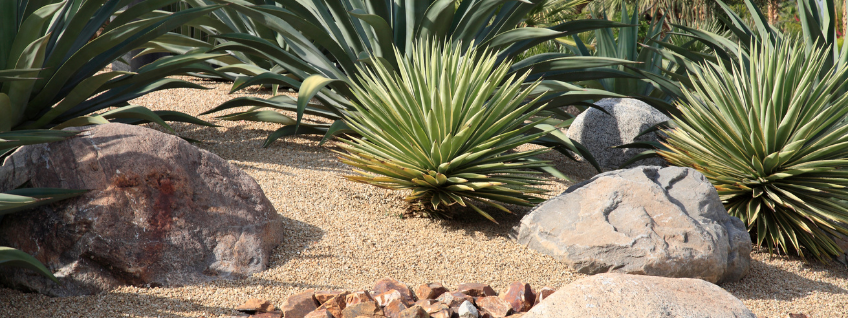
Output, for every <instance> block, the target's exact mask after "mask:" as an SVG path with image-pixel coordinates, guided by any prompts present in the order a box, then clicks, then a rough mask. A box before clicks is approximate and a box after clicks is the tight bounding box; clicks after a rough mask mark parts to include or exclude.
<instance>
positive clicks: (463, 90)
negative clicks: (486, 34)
mask: <svg viewBox="0 0 848 318" xmlns="http://www.w3.org/2000/svg"><path fill="white" fill-rule="evenodd" d="M463 47H464V46H463V45H462V44H461V43H459V42H453V43H451V42H448V43H447V44H444V45H442V44H440V43H436V44H431V43H427V42H422V43H418V44H417V45H416V44H413V45H411V46H410V47H408V48H409V49H410V51H409V54H408V55H404V54H403V53H401V52H400V51H399V50H396V51H395V57H396V58H397V60H398V61H399V62H398V64H397V68H396V70H397V73H396V72H395V71H393V70H392V69H390V68H389V67H388V66H386V65H383V64H381V63H376V62H375V63H373V65H374V67H373V70H371V69H363V70H362V72H361V73H360V74H362V75H361V80H360V81H358V83H359V84H354V85H352V87H351V90H352V91H353V93H354V94H355V95H356V97H357V98H356V100H357V102H356V103H354V104H353V105H354V107H355V108H356V110H357V111H356V112H353V113H351V115H349V116H348V117H347V120H348V122H349V123H350V126H351V128H352V129H353V130H354V131H356V132H357V133H358V134H359V135H360V136H361V137H353V138H352V139H351V140H346V141H345V144H344V145H343V146H342V147H343V148H344V149H345V150H346V151H347V153H340V154H341V156H342V157H343V162H344V163H347V164H349V165H352V166H353V167H356V168H359V169H360V171H357V172H358V173H359V174H360V175H359V176H348V178H349V179H351V180H354V181H358V182H364V183H368V184H372V185H376V186H379V187H383V188H388V189H408V190H411V193H410V195H409V196H408V197H407V200H410V201H414V202H423V203H424V204H425V205H427V206H428V210H430V211H431V212H432V213H434V214H435V215H436V216H443V217H451V216H452V214H451V213H448V212H447V210H446V209H445V208H446V207H448V206H452V205H455V204H458V205H461V206H468V207H471V208H472V209H473V210H475V211H477V212H478V213H480V214H482V215H483V216H485V217H486V218H488V219H489V220H492V221H495V219H494V218H493V217H492V216H491V215H489V214H488V213H486V212H485V211H483V210H482V209H481V208H480V207H478V206H477V205H488V206H492V207H495V208H497V209H500V210H503V211H507V212H509V210H508V209H507V208H506V207H504V206H503V205H502V204H500V203H509V204H517V205H524V206H532V205H534V204H536V203H539V202H541V201H542V199H540V198H539V197H537V196H535V195H536V194H539V193H543V192H544V190H542V189H540V188H537V187H535V186H537V185H542V184H544V180H543V179H540V178H536V177H534V176H533V174H536V173H538V172H536V171H530V170H527V169H531V168H540V167H545V166H547V163H545V162H542V161H538V160H534V159H532V157H533V156H535V155H537V154H540V153H542V152H545V151H547V149H537V150H528V151H514V152H510V151H512V150H514V149H515V148H516V147H518V146H520V145H522V144H525V143H528V142H531V141H533V140H534V139H536V138H539V137H541V136H542V135H543V134H545V133H546V132H544V131H542V132H537V133H530V131H531V128H533V127H534V125H536V124H539V123H541V122H543V121H544V120H545V119H544V118H541V119H540V118H535V117H534V114H536V113H537V112H539V111H540V110H541V107H540V106H535V105H536V101H538V100H539V99H540V97H541V96H538V97H536V98H535V99H534V100H533V101H531V102H529V103H526V102H524V101H525V99H527V98H528V97H530V96H532V93H533V90H534V89H535V88H536V87H537V86H538V85H539V83H538V82H533V83H531V84H529V85H527V84H525V83H524V81H525V79H526V77H527V74H523V75H520V76H519V75H516V74H512V75H509V74H510V71H509V70H510V66H511V65H510V63H509V62H505V63H499V62H498V58H497V56H496V54H495V53H494V52H492V51H485V50H482V49H480V50H477V49H474V48H473V46H469V47H472V48H471V49H469V50H467V51H466V50H463V49H462V48H463ZM525 121H530V122H531V123H529V124H525ZM498 202H500V203H498Z"/></svg>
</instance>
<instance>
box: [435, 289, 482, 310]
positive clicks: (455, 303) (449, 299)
mask: <svg viewBox="0 0 848 318" xmlns="http://www.w3.org/2000/svg"><path fill="white" fill-rule="evenodd" d="M436 300H437V301H439V302H441V303H443V304H445V305H447V306H448V307H451V308H456V307H459V305H462V303H463V302H465V301H466V300H467V301H470V302H471V303H474V298H473V297H471V296H468V295H466V294H463V293H459V292H453V293H444V294H442V295H441V296H439V298H437V299H436Z"/></svg>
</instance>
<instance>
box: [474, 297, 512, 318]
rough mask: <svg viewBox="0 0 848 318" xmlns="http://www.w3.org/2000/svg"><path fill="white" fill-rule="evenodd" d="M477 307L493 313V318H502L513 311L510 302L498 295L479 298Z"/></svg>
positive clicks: (481, 310) (482, 310)
mask: <svg viewBox="0 0 848 318" xmlns="http://www.w3.org/2000/svg"><path fill="white" fill-rule="evenodd" d="M477 308H480V312H484V313H489V314H491V315H492V318H502V317H506V316H507V315H509V314H511V313H512V307H511V306H510V305H509V303H508V302H506V301H505V300H503V299H500V298H498V297H496V296H487V297H480V298H477Z"/></svg>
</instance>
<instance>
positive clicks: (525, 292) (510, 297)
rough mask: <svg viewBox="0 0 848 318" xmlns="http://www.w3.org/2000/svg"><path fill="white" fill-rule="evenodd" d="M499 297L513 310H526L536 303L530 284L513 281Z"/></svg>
mask: <svg viewBox="0 0 848 318" xmlns="http://www.w3.org/2000/svg"><path fill="white" fill-rule="evenodd" d="M501 299H503V300H505V301H506V302H507V303H509V305H510V306H512V310H513V311H514V312H526V311H528V310H530V308H532V307H533V304H534V303H536V294H534V293H533V290H532V289H531V288H530V284H527V283H522V282H513V283H512V284H510V285H509V288H507V290H506V292H504V293H503V294H502V295H501Z"/></svg>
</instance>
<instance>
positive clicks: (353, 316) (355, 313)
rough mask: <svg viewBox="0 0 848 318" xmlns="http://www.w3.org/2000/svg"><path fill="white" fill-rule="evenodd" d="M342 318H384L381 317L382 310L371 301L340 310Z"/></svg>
mask: <svg viewBox="0 0 848 318" xmlns="http://www.w3.org/2000/svg"><path fill="white" fill-rule="evenodd" d="M342 317H344V318H357V317H368V318H376V317H385V315H383V310H382V309H380V307H379V306H377V303H375V302H373V301H366V302H362V303H358V304H356V305H352V306H347V307H345V309H344V310H342Z"/></svg>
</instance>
